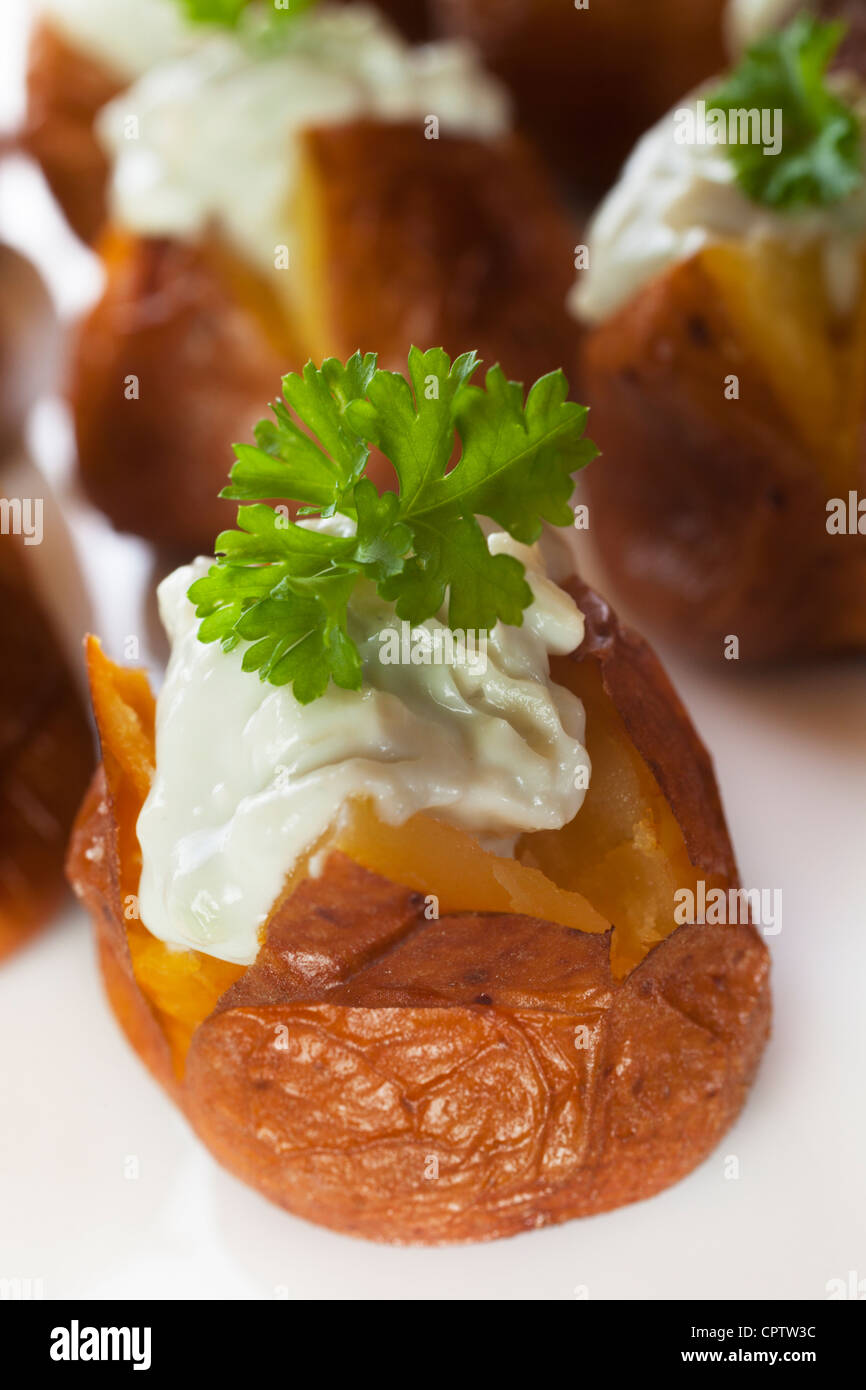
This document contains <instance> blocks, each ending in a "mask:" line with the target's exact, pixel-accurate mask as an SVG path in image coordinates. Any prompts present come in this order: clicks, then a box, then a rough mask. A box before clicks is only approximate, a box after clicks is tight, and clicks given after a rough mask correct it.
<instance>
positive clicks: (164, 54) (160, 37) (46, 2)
mask: <svg viewBox="0 0 866 1390" xmlns="http://www.w3.org/2000/svg"><path fill="white" fill-rule="evenodd" d="M39 10H40V13H41V14H42V15H43V16H44V18H45V19H46V20H47V21H48V23H49V24H50V25H51V28H52V29H53V30H54V31H55V33H57V34H59V35H60V36H61V37H63V38H64V39H66V40H67V42H68V43H69V44H71V45H72V46H73V47H75V48H77V49H80V50H81V51H82V52H83V53H86V54H87V55H88V57H91V58H95V59H97V61H99V62H101V63H104V64H105V65H106V66H107V67H110V68H113V69H114V71H115V72H116V73H117V74H118V76H120V77H123V78H125V79H126V80H128V81H131V80H132V79H133V78H136V77H138V76H139V75H140V74H141V73H143V72H146V71H147V70H148V68H151V67H153V65H154V64H155V63H162V62H165V60H166V59H168V58H173V57H175V56H176V55H177V54H178V53H180V52H182V51H183V49H184V48H185V47H186V46H187V45H188V44H190V43H191V42H193V41H194V36H195V31H194V30H193V28H192V26H191V25H189V24H187V23H186V22H185V20H184V17H183V12H182V10H181V8H180V6H179V5H178V4H177V3H176V0H40V4H39ZM200 32H201V31H199V34H200Z"/></svg>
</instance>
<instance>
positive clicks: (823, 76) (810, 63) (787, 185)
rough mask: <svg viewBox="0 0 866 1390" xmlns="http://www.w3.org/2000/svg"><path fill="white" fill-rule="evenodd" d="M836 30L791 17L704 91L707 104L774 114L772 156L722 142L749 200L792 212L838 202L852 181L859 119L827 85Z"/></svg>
mask: <svg viewBox="0 0 866 1390" xmlns="http://www.w3.org/2000/svg"><path fill="white" fill-rule="evenodd" d="M844 34H845V25H844V24H841V23H824V22H822V21H820V20H818V19H815V18H814V17H813V16H811V15H808V14H802V15H799V16H798V17H797V18H796V19H795V20H794V21H793V23H791V24H789V25H788V26H787V27H786V28H785V29H782V30H780V31H779V32H778V33H774V34H771V35H770V36H769V37H768V38H765V39H762V40H761V41H760V42H759V43H756V44H754V45H753V46H752V47H751V48H749V49H748V51H747V53H746V55H745V57H744V58H743V60H742V62H741V63H740V65H739V66H738V67H737V68H735V69H734V71H733V72H732V73H731V74H730V75H729V76H728V77H727V78H726V79H725V81H724V82H723V83H722V85H721V87H719V88H718V90H717V91H715V92H713V93H712V94H711V95H709V96H708V97H707V99H706V103H707V108H710V107H713V108H714V109H720V110H723V111H727V112H731V111H737V112H743V111H748V110H759V111H781V112H782V148H781V152H780V153H779V154H778V155H774V156H767V155H765V153H764V147H763V145H761V144H757V143H740V144H730V145H728V147H727V154H728V158H729V159H730V160H731V161H732V163H733V165H734V167H735V169H736V175H737V182H738V184H739V186H740V187H741V188H742V190H743V192H744V193H746V194H747V196H748V197H749V198H751V199H752V200H753V201H754V202H756V203H763V204H765V205H766V206H767V207H771V208H778V209H780V210H782V211H799V210H802V209H803V208H809V207H827V206H829V205H830V204H832V203H838V202H840V201H841V200H842V199H843V198H846V197H847V196H848V195H849V194H850V193H852V192H853V191H854V190H855V189H856V188H857V187H859V185H860V182H861V179H862V151H861V133H860V122H859V121H858V119H857V116H856V114H855V113H854V111H853V110H852V109H851V108H850V106H848V105H846V103H845V102H844V101H843V100H841V98H840V97H839V96H837V95H836V93H835V92H834V91H833V90H832V89H831V88H830V86H829V85H828V83H827V70H828V68H829V66H830V63H831V61H832V59H833V56H834V54H835V53H836V50H837V49H838V47H839V44H840V42H841V40H842V38H843V37H844Z"/></svg>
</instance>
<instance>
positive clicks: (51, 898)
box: [0, 536, 94, 959]
mask: <svg viewBox="0 0 866 1390" xmlns="http://www.w3.org/2000/svg"><path fill="white" fill-rule="evenodd" d="M0 649H2V652H3V676H2V679H0V959H2V958H3V957H4V956H6V955H8V954H9V953H10V952H11V951H13V950H15V949H16V948H17V947H18V946H20V945H22V944H23V943H24V942H25V941H26V940H27V939H28V938H29V937H30V936H32V935H34V933H35V932H37V931H38V930H39V929H40V928H41V927H43V926H44V925H45V923H46V922H47V921H48V919H49V918H50V917H51V916H52V915H53V913H54V912H55V911H56V910H57V908H58V907H59V906H60V903H61V902H62V900H63V897H64V894H65V892H66V884H65V880H64V873H63V865H64V858H65V854H66V845H67V840H68V838H69V832H70V829H71V827H72V822H73V820H74V818H75V813H76V811H77V809H78V806H79V804H80V801H81V796H82V793H83V791H84V789H85V787H86V786H87V782H88V779H89V777H90V775H91V772H92V769H93V763H94V750H93V735H92V733H91V729H90V724H89V722H88V719H87V716H86V714H85V712H84V708H83V703H82V700H81V697H80V694H79V692H78V690H77V688H76V687H75V685H74V683H73V680H72V677H71V676H70V674H69V672H68V671H67V669H66V665H65V663H64V660H63V657H62V654H61V652H60V649H59V647H58V644H57V639H56V637H55V635H54V633H53V632H52V630H51V628H50V626H49V624H48V623H47V621H46V619H45V617H44V615H43V613H42V610H41V608H40V606H39V604H38V602H37V600H36V598H35V596H34V594H33V592H32V589H31V587H30V583H29V579H28V574H27V569H26V565H25V562H24V558H23V555H22V553H21V546H20V544H19V541H18V539H17V537H14V536H0Z"/></svg>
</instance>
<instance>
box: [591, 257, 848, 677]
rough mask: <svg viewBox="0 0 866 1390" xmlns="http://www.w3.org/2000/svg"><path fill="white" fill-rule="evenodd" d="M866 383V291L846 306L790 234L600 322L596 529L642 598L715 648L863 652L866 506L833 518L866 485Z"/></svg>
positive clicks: (691, 267)
mask: <svg viewBox="0 0 866 1390" xmlns="http://www.w3.org/2000/svg"><path fill="white" fill-rule="evenodd" d="M864 381H866V298H863V299H861V303H860V305H859V307H858V309H857V310H856V312H854V313H853V314H852V316H851V317H850V319H848V320H846V321H840V320H839V319H838V317H836V316H835V315H834V314H833V312H832V309H831V307H830V305H829V303H828V299H827V294H826V291H825V289H824V280H823V277H822V274H821V269H820V265H819V263H818V259H817V253H801V254H793V253H791V252H788V251H786V249H785V248H784V247H783V246H781V245H779V244H776V243H770V242H764V243H762V244H758V245H755V244H752V245H748V246H747V245H746V244H741V243H733V242H732V243H722V244H717V245H714V246H712V247H708V248H707V249H705V250H704V251H702V252H701V253H700V254H699V255H697V256H695V257H693V258H691V259H690V260H687V261H685V262H682V263H680V264H677V265H674V266H673V267H672V268H671V269H670V270H668V271H667V272H666V273H664V274H663V275H661V276H659V277H657V278H656V279H654V280H653V281H652V282H650V283H649V284H647V285H646V287H645V288H644V289H643V290H641V291H640V292H639V293H638V294H637V295H636V296H635V297H634V298H633V299H632V300H631V301H630V302H629V303H627V304H626V305H625V307H624V308H622V309H621V310H620V311H619V312H617V313H616V314H614V315H613V316H612V317H611V318H609V319H608V320H607V321H606V322H604V323H602V324H601V325H599V326H598V327H596V328H594V329H592V330H591V331H588V332H587V335H586V338H585V341H584V346H583V364H582V382H581V386H582V390H583V393H584V395H585V397H586V398H587V400H588V401H589V403H590V404H591V406H592V420H593V433H594V435H595V437H596V439H597V440H598V443H599V445H600V447H601V448H602V450H603V451H604V454H605V462H604V466H603V467H602V468H598V469H595V470H592V476H591V477H589V476H588V477H587V479H586V484H585V486H586V489H587V495H588V499H589V503H590V508H591V516H592V529H593V533H594V535H595V538H596V540H597V541H598V548H599V552H600V555H601V557H602V559H603V562H604V564H605V565H606V567H607V570H608V572H609V573H610V575H611V577H612V578H613V579H614V580H615V582H616V586H617V589H618V591H619V592H621V593H622V594H623V596H624V597H626V598H628V600H629V602H630V603H631V605H632V606H633V607H634V609H635V611H636V612H637V613H639V614H642V615H646V616H647V617H651V618H652V619H653V620H654V621H655V622H657V623H658V624H659V625H660V627H661V628H662V629H664V630H665V632H666V633H667V634H668V635H669V637H670V638H671V640H673V641H676V642H678V643H680V644H681V645H683V646H685V647H687V648H688V649H689V650H690V651H692V652H694V653H695V654H696V655H698V656H700V657H706V658H708V659H721V658H722V657H723V654H724V653H725V647H726V644H727V643H728V641H729V639H731V638H736V639H737V641H738V646H737V648H734V647H733V646H732V647H731V649H730V650H731V652H732V653H733V654H737V655H738V656H739V658H740V659H742V660H747V661H752V662H762V661H773V660H779V659H785V658H808V657H810V656H813V655H818V654H820V655H829V654H833V653H842V652H846V651H863V650H866V534H864V532H866V518H864V519H863V520H862V521H861V523H860V530H859V531H858V530H857V523H856V518H855V526H854V529H853V531H851V530H849V531H848V533H846V534H834V533H831V532H830V531H828V521H829V516H828V504H831V503H832V501H833V499H837V500H838V502H839V503H840V504H843V505H844V510H845V513H846V515H847V514H848V512H849V494H850V493H852V492H853V493H855V494H857V495H858V496H859V497H861V498H862V497H863V496H864V489H866V455H864V449H863V422H864V398H863V383H864ZM726 383H727V386H726ZM734 392H736V395H734V394H733V393H734ZM729 397H730V398H729Z"/></svg>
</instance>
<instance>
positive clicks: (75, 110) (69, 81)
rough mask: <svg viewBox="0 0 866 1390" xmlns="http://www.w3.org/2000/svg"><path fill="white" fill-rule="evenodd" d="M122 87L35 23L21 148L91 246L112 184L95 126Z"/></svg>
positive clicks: (119, 80) (106, 70)
mask: <svg viewBox="0 0 866 1390" xmlns="http://www.w3.org/2000/svg"><path fill="white" fill-rule="evenodd" d="M123 86H124V83H123V80H122V78H121V77H120V76H118V74H117V73H114V72H112V71H111V69H110V68H107V67H105V65H104V64H103V63H101V62H98V61H96V60H95V59H93V58H90V57H89V56H88V55H87V54H85V53H82V52H81V50H80V49H77V48H75V47H73V46H71V45H70V44H69V43H68V42H67V41H66V40H65V39H64V38H63V36H62V35H60V34H58V33H57V32H56V30H55V29H53V28H52V27H51V25H50V23H48V22H47V21H46V20H44V19H42V20H40V21H39V22H38V23H37V24H36V26H35V28H34V31H33V36H32V38H31V41H30V53H29V60H28V70H27V121H26V125H25V128H24V132H23V143H24V146H25V148H26V149H27V150H28V152H29V153H30V154H31V155H32V156H33V158H34V159H35V160H37V161H38V163H39V164H40V165H41V166H42V172H43V173H44V175H45V177H46V179H47V180H48V183H49V186H50V188H51V191H52V193H53V194H54V196H55V198H56V199H57V201H58V202H59V204H60V206H61V207H62V209H63V211H64V213H65V214H66V218H67V221H68V222H69V224H70V226H71V227H72V229H73V231H75V232H77V234H78V235H79V236H80V237H81V239H82V240H83V241H86V242H89V243H90V242H93V241H94V240H95V239H96V237H97V235H98V234H99V231H100V228H101V227H102V225H103V223H104V222H105V215H106V205H105V185H106V181H107V179H108V162H107V160H106V158H105V156H104V154H103V153H102V149H101V148H100V145H99V143H98V141H97V139H96V137H95V135H94V133H93V122H94V120H95V118H96V114H97V112H98V111H99V110H100V108H101V107H103V106H105V104H106V103H107V102H109V101H111V99H112V98H113V97H115V96H117V94H118V92H120V91H122V89H123Z"/></svg>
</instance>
